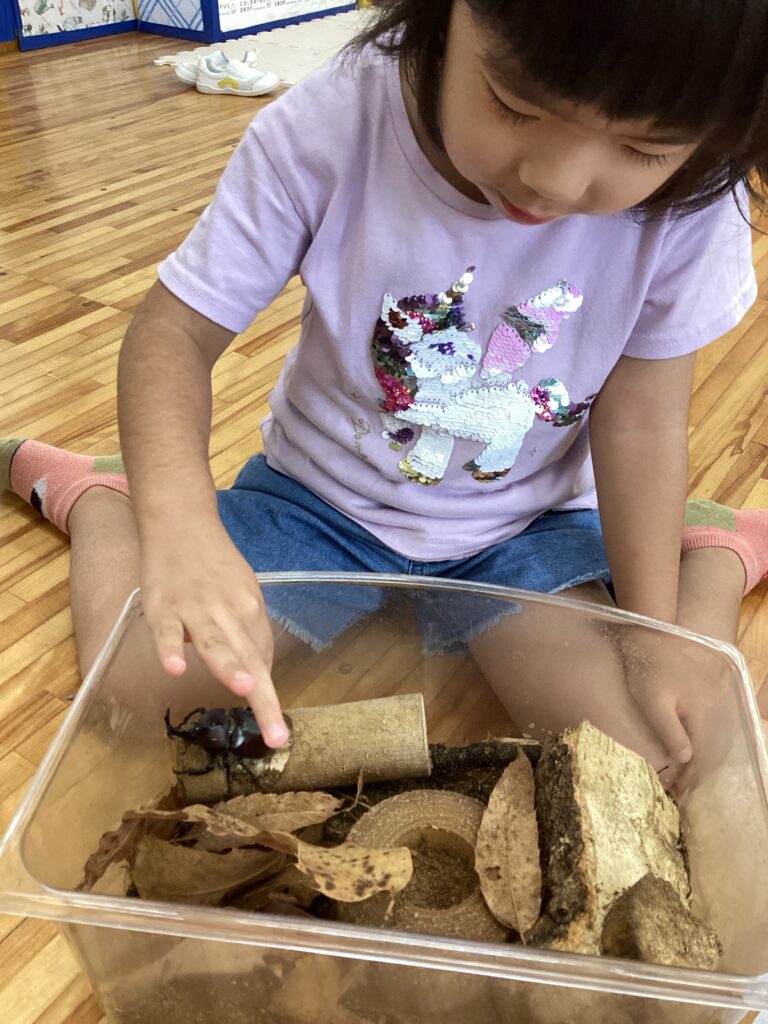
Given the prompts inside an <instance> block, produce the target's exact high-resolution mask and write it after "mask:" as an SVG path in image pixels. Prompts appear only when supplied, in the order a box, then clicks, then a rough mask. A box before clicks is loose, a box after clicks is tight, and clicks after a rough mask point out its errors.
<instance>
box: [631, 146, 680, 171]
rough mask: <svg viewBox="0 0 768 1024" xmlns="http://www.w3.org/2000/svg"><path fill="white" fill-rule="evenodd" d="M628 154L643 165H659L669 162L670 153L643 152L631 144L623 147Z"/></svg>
mask: <svg viewBox="0 0 768 1024" xmlns="http://www.w3.org/2000/svg"><path fill="white" fill-rule="evenodd" d="M624 148H625V149H626V150H627V152H628V153H629V154H630V156H631V157H632V159H633V160H638V161H639V162H640V163H641V164H642V165H643V167H659V166H661V165H662V164H666V163H669V159H670V156H671V154H670V153H643V152H641V151H640V150H639V149H635V148H634V147H633V146H625V147H624Z"/></svg>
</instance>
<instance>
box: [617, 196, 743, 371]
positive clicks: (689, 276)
mask: <svg viewBox="0 0 768 1024" xmlns="http://www.w3.org/2000/svg"><path fill="white" fill-rule="evenodd" d="M739 205H741V206H743V208H744V209H747V208H748V207H747V199H746V194H742V195H741V196H740V199H739ZM756 297H757V281H756V278H755V271H754V267H753V265H752V237H751V231H750V227H749V224H748V223H747V222H746V221H745V220H744V218H743V217H742V215H741V213H740V211H739V207H738V206H737V203H736V200H735V199H734V197H733V196H732V195H727V196H724V197H723V198H722V199H719V200H718V201H717V202H715V203H713V204H712V205H711V206H709V207H707V208H706V209H704V210H701V211H699V212H697V213H695V214H691V215H689V216H688V217H684V218H682V219H678V220H671V221H670V223H669V225H668V227H667V229H666V232H665V235H664V238H663V240H662V242H661V246H660V250H659V255H658V259H657V262H656V267H655V270H654V273H653V276H652V279H651V282H650V285H649V287H648V290H647V293H646V298H645V301H644V302H643V305H642V307H641V309H640V314H639V316H638V319H637V322H636V324H635V328H634V330H633V331H632V334H631V335H630V338H629V342H628V343H627V345H626V347H625V348H624V353H623V354H624V355H627V356H633V357H635V358H638V359H667V358H672V357H674V356H681V355H685V354H686V353H688V352H693V351H695V350H696V349H699V348H702V347H703V346H704V345H708V344H709V343H710V342H711V341H715V340H716V339H717V338H719V337H720V336H721V335H723V334H725V332H726V331H729V330H731V328H733V327H735V326H736V325H737V324H738V323H739V321H740V320H741V319H742V317H743V316H744V314H745V313H746V312H747V310H748V309H749V307H750V306H751V305H752V303H753V302H754V301H755V299H756Z"/></svg>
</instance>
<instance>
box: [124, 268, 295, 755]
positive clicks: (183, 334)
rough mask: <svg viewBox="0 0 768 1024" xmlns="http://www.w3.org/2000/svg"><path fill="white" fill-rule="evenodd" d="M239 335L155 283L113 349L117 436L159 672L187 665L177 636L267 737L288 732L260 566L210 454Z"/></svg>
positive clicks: (272, 739) (274, 739) (273, 739)
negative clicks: (222, 367) (240, 540)
mask: <svg viewBox="0 0 768 1024" xmlns="http://www.w3.org/2000/svg"><path fill="white" fill-rule="evenodd" d="M233 337H234V334H233V333H232V332H231V331H229V330H227V329H225V328H223V327H220V326H219V325H218V324H215V323H213V322H212V321H211V320H208V319H207V318H206V317H204V316H202V315H201V314H200V313H197V312H195V310H193V309H191V308H190V307H189V306H187V305H186V304H185V303H183V302H181V300H180V299H177V298H176V297H175V296H174V295H173V294H172V293H171V292H170V291H168V289H167V288H165V287H164V286H163V285H162V284H161V283H159V282H158V283H157V284H155V286H154V287H153V288H152V290H151V291H150V292H149V294H148V295H147V297H146V298H145V300H144V301H143V303H142V304H141V306H140V307H139V309H138V311H137V313H136V316H135V318H134V320H133V323H132V324H131V326H130V328H129V330H128V332H127V334H126V337H125V341H124V342H123V346H122V348H121V351H120V361H119V367H118V413H119V422H120V442H121V446H122V450H123V454H124V457H125V464H126V469H127V471H128V477H129V481H130V487H131V496H132V498H133V508H134V514H135V517H136V522H137V526H138V531H139V540H140V544H141V583H142V600H143V605H144V610H145V614H146V617H147V621H148V623H149V625H150V627H151V628H152V631H153V633H154V636H155V642H156V645H157V649H158V653H159V655H160V660H161V662H162V664H163V667H164V668H165V669H166V671H168V672H170V673H171V674H173V675H178V674H180V673H182V672H183V671H184V670H185V667H186V663H185V658H184V646H183V644H184V636H185V633H186V634H188V636H189V639H190V640H191V642H192V643H193V644H194V646H195V648H196V650H197V652H198V654H199V655H200V658H201V659H202V661H203V662H204V663H205V664H206V665H207V666H208V668H209V669H210V670H211V671H212V672H213V674H214V675H215V676H217V677H218V678H219V679H220V680H221V681H222V682H223V683H224V684H225V685H227V686H228V687H229V688H230V689H231V690H233V691H234V692H235V693H237V694H239V695H241V696H246V697H248V699H249V701H250V702H251V704H252V706H253V709H254V712H255V714H256V718H257V720H258V722H259V725H260V726H261V729H262V732H263V734H264V736H265V739H266V740H267V742H268V743H271V745H273V746H278V745H279V744H280V743H281V742H284V740H285V739H287V735H288V733H287V729H286V727H285V723H284V721H283V718H282V715H281V713H280V707H279V703H278V700H277V697H276V695H275V691H274V687H273V685H272V681H271V677H270V665H271V658H272V633H271V630H270V627H269V623H268V620H267V617H266V614H265V610H264V602H263V600H262V597H261V592H260V590H259V586H258V583H257V581H256V577H255V576H254V574H253V572H252V571H251V569H250V567H249V566H248V564H247V563H246V562H245V560H244V559H243V558H242V556H241V555H240V554H239V552H238V551H237V549H236V548H235V547H234V545H233V544H232V542H231V540H230V539H229V536H228V534H227V533H226V531H225V529H224V527H223V525H222V523H221V520H220V519H219V515H218V506H217V499H216V488H215V485H214V482H213V478H212V476H211V471H210V467H209V462H208V443H209V439H210V431H211V404H212V402H211V370H212V368H213V365H214V363H215V362H216V360H217V359H218V357H219V356H220V355H221V354H222V352H224V350H225V349H226V348H227V346H228V345H229V344H230V342H231V341H232V339H233Z"/></svg>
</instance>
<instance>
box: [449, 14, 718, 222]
mask: <svg viewBox="0 0 768 1024" xmlns="http://www.w3.org/2000/svg"><path fill="white" fill-rule="evenodd" d="M491 42H492V40H490V39H489V38H488V36H487V34H485V33H483V31H482V29H481V28H480V27H479V26H478V25H477V24H476V23H475V21H474V19H473V18H472V16H471V14H470V11H469V8H468V7H467V5H466V3H465V2H464V0H456V2H455V3H454V6H453V13H452V16H451V23H450V29H449V34H448V43H447V48H446V56H445V65H444V74H443V83H442V93H441V102H440V126H441V130H442V135H443V143H444V145H445V156H446V157H447V159H448V161H449V162H450V165H451V168H450V169H449V174H448V176H449V178H450V179H451V180H453V182H454V183H455V184H458V186H459V187H460V188H462V189H463V191H465V192H467V194H469V195H472V196H474V197H475V198H480V196H482V197H484V198H485V200H487V202H489V203H490V204H491V206H492V207H493V208H494V209H495V210H497V211H498V212H499V213H502V214H504V215H505V216H506V217H508V218H509V219H510V220H513V221H515V222H516V223H520V224H540V223H543V222H546V221H549V220H556V219H558V218H560V217H567V216H568V215H569V214H572V213H588V214H611V213H617V212H618V211H620V210H626V209H628V208H629V207H632V206H635V205H637V204H638V203H640V202H642V201H643V200H644V199H647V198H648V196H650V195H651V194H652V193H654V192H655V191H656V190H657V189H658V188H659V187H660V186H661V185H663V184H664V182H665V181H666V180H667V179H668V178H670V177H671V176H672V175H673V174H674V173H675V171H677V170H678V168H679V167H681V166H682V165H683V164H684V163H685V161H686V160H687V159H688V158H689V157H690V156H691V154H692V153H693V152H694V151H695V150H696V148H697V145H698V141H697V140H693V139H690V138H688V139H686V138H684V137H678V136H676V135H675V133H670V132H665V131H659V130H654V128H653V126H652V124H650V122H647V121H623V122H618V121H609V120H608V119H606V118H605V117H604V116H602V115H601V114H600V112H599V111H597V110H595V109H593V108H589V107H584V106H578V105H576V104H573V103H567V102H562V101H556V100H553V99H552V98H551V97H548V96H546V95H542V94H541V92H540V90H536V89H535V88H534V87H533V86H532V84H531V83H530V82H528V81H526V80H525V77H524V76H523V75H520V76H518V78H517V80H515V78H514V76H512V80H511V81H510V69H509V66H508V62H507V63H505V64H503V65H501V68H497V67H495V65H494V62H493V60H492V58H491V57H490V56H489V51H490V49H491V47H490V45H489V44H490V43H491ZM500 73H501V74H503V75H504V82H502V81H501V80H500V77H499V74H500ZM439 169H441V168H439ZM459 179H461V180H459ZM478 193H479V195H478Z"/></svg>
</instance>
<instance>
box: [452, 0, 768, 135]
mask: <svg viewBox="0 0 768 1024" xmlns="http://www.w3.org/2000/svg"><path fill="white" fill-rule="evenodd" d="M467 2H468V5H469V7H470V9H471V10H472V12H473V15H474V17H475V18H476V21H477V24H478V26H479V27H480V29H481V30H485V31H486V32H487V35H488V38H489V40H492V42H491V43H490V45H489V49H488V51H487V57H488V60H489V61H490V63H491V66H492V70H493V73H494V74H495V75H497V76H498V80H499V82H500V84H502V85H504V84H508V86H509V87H510V91H512V92H514V84H515V77H514V70H515V66H517V68H518V70H522V72H523V74H525V75H526V76H527V78H528V79H529V80H531V81H533V82H534V83H536V84H537V85H538V86H539V87H540V88H542V89H544V90H545V91H546V92H547V93H551V94H552V96H553V98H558V99H564V100H570V101H572V102H576V103H580V104H586V105H589V106H594V107H596V108H599V109H600V110H601V111H602V112H603V113H604V114H605V115H606V116H607V117H610V118H611V119H612V120H649V121H651V122H652V123H654V124H656V125H658V126H663V127H667V128H675V129H677V130H683V131H687V132H689V133H690V134H692V135H695V136H697V137H704V136H706V135H708V134H711V133H716V134H718V135H723V134H724V135H726V136H731V135H733V137H734V138H737V137H738V138H743V136H744V132H745V129H746V128H747V126H748V125H749V123H750V121H751V118H752V116H753V115H754V112H755V108H756V107H757V106H759V104H760V98H761V92H762V87H763V84H764V82H763V80H764V78H765V73H766V69H768V54H766V38H767V36H768V33H767V31H766V29H767V27H768V11H767V10H766V5H765V4H764V2H763V0H579V2H578V3H575V2H572V0H571V2H567V0H566V2H563V0H467ZM505 69H506V71H505ZM755 69H762V74H760V75H757V74H756V71H755ZM505 77H506V78H507V80H508V81H507V83H505V81H504V79H505Z"/></svg>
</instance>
